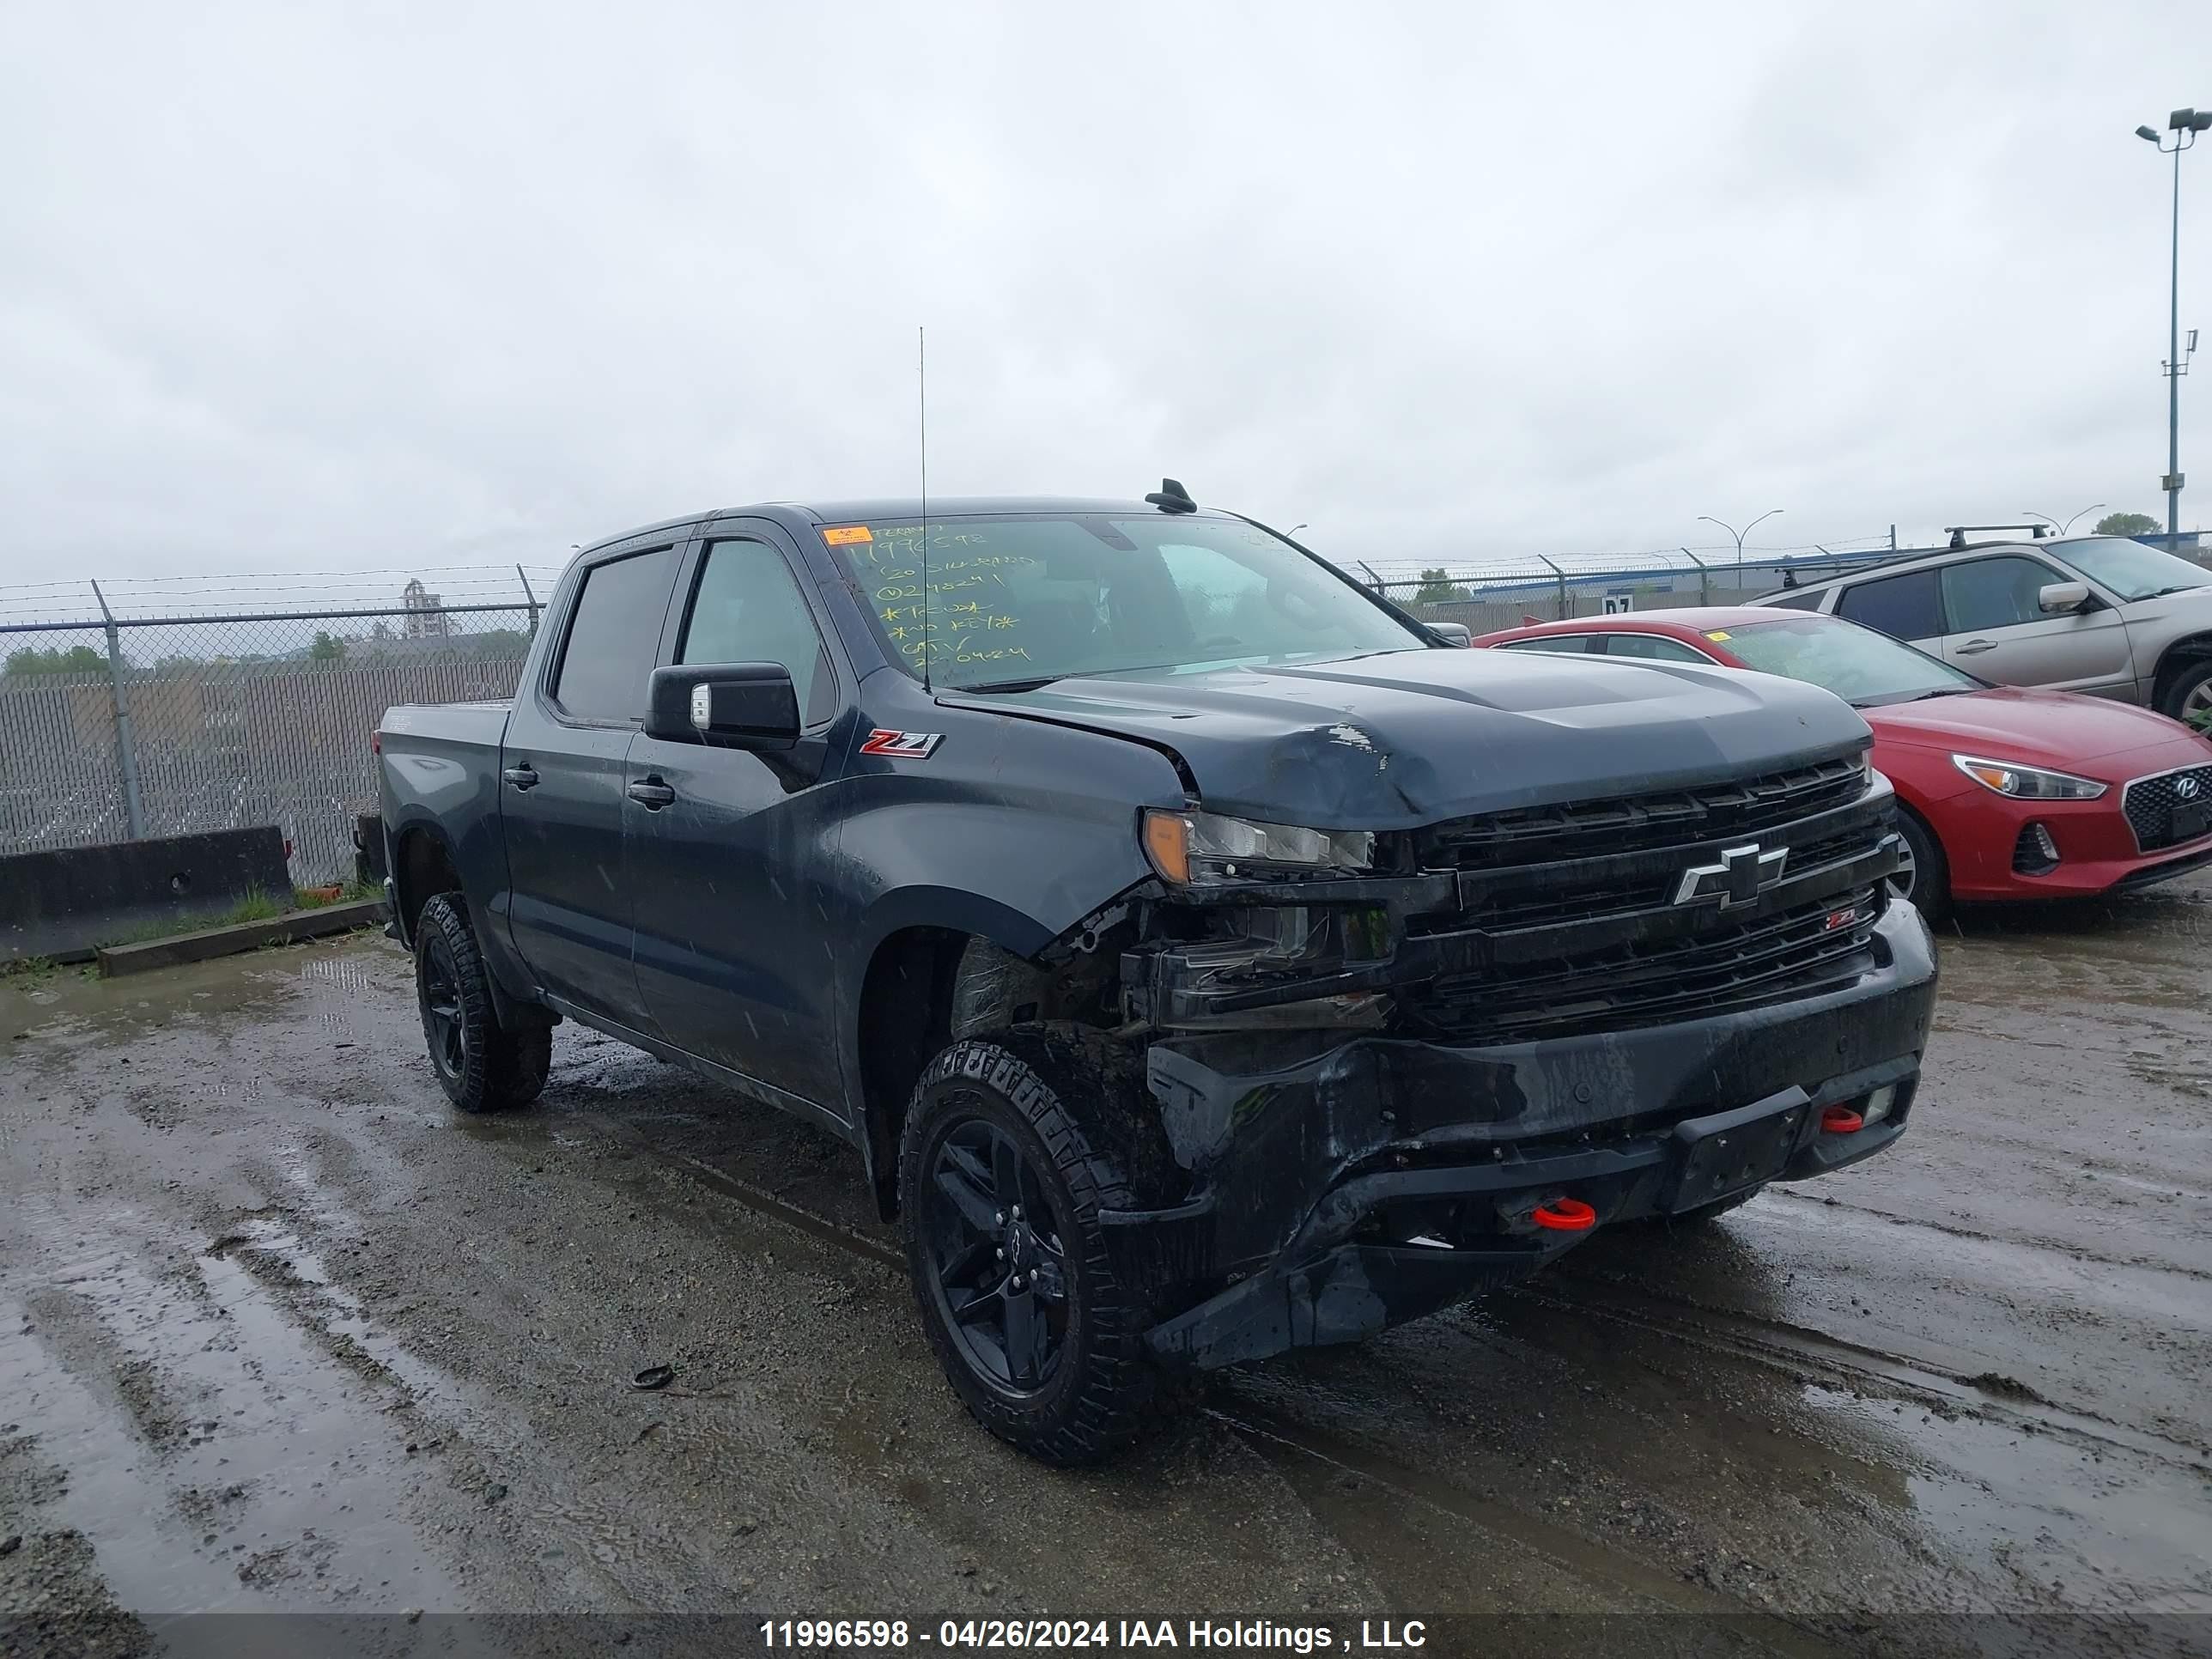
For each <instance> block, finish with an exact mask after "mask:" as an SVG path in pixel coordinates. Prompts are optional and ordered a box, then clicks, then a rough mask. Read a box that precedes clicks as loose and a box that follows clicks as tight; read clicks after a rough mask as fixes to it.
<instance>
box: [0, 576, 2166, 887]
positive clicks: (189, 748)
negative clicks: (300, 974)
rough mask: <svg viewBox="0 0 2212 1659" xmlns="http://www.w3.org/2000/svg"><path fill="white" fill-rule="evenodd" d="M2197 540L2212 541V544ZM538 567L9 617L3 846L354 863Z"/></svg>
mask: <svg viewBox="0 0 2212 1659" xmlns="http://www.w3.org/2000/svg"><path fill="white" fill-rule="evenodd" d="M2178 550H2179V551H2182V552H2184V554H2185V556H2197V557H2202V556H2203V554H2202V550H2201V549H2200V547H2199V546H2198V545H2197V543H2196V542H2195V541H2194V540H2193V539H2191V542H2190V544H2188V545H2187V546H2186V547H2185V548H2182V549H2178ZM1933 551H1935V549H1933V548H1891V549H1884V550H1879V551H1875V552H1853V553H1830V552H1827V551H1826V550H1820V553H1819V555H1818V556H1793V557H1790V558H1789V559H1787V560H1777V559H1774V558H1766V559H1760V560H1757V561H1750V562H1743V563H1741V564H1735V563H1723V562H1717V561H1706V560H1703V559H1700V558H1699V557H1698V556H1697V555H1696V554H1694V553H1692V552H1691V551H1689V550H1687V549H1684V550H1681V552H1680V555H1679V556H1675V555H1643V556H1630V557H1626V558H1606V557H1601V556H1583V557H1578V558H1568V557H1565V556H1562V559H1561V560H1560V561H1553V560H1552V559H1549V558H1545V557H1542V556H1536V557H1532V558H1527V559H1519V560H1514V561H1512V562H1510V563H1490V564H1486V565H1479V566H1471V565H1468V564H1466V563H1457V564H1453V565H1451V566H1449V568H1448V569H1447V568H1438V569H1433V570H1430V571H1427V572H1425V574H1423V575H1422V576H1421V577H1420V578H1419V580H1402V581H1401V580H1383V579H1380V578H1378V577H1376V574H1375V573H1374V572H1372V571H1371V570H1367V569H1366V568H1364V567H1361V566H1357V565H1355V566H1354V567H1353V568H1352V570H1351V572H1350V573H1349V574H1352V575H1353V576H1354V578H1355V579H1358V578H1360V577H1361V576H1362V575H1364V576H1365V578H1366V579H1367V580H1368V585H1369V586H1371V587H1373V588H1374V589H1375V590H1376V592H1380V593H1383V594H1384V595H1385V596H1386V597H1388V598H1389V599H1391V600H1392V601H1393V602H1394V603H1395V604H1397V605H1401V606H1402V607H1403V608H1404V609H1405V610H1407V611H1410V612H1412V613H1413V615H1414V616H1416V617H1420V618H1421V619H1422V620H1424V621H1426V622H1452V623H1462V624H1464V625H1465V626H1466V627H1467V628H1468V629H1470V630H1471V631H1472V632H1474V633H1476V634H1485V633H1488V632H1491V631H1492V630H1493V629H1501V628H1514V627H1517V626H1519V625H1520V624H1522V623H1524V622H1532V621H1533V622H1551V621H1554V620H1558V619H1561V618H1565V617H1592V616H1600V615H1604V614H1607V613H1610V612H1615V611H1650V610H1657V609H1660V608H1662V607H1665V606H1670V605H1741V604H1747V603H1749V602H1751V601H1753V600H1755V599H1759V598H1760V597H1761V596H1763V595H1765V594H1767V593H1771V592H1773V591H1774V590H1775V589H1777V588H1778V587H1782V586H1787V585H1789V584H1790V582H1792V581H1808V582H1809V581H1818V580H1822V579H1824V578H1826V577H1827V576H1831V575H1834V574H1839V573H1841V572H1844V571H1846V570H1856V569H1861V568H1866V567H1867V566H1869V565H1870V564H1876V563H1881V562H1887V560H1888V559H1891V558H1898V557H1909V556H1916V555H1917V554H1921V553H1926V552H1933ZM517 574H518V577H519V581H518V583H517V584H516V586H519V587H520V592H521V595H522V597H521V598H520V599H516V600H512V601H508V600H495V601H489V602H485V603H474V604H451V605H449V604H446V603H444V602H442V601H441V599H439V596H438V595H436V594H434V593H428V592H423V591H422V587H421V584H420V583H419V582H410V584H409V586H408V589H407V591H406V592H405V593H404V595H403V602H402V603H401V604H400V605H390V606H383V607H373V608H368V609H356V610H329V611H309V610H278V609H274V608H272V609H270V610H266V611H251V612H247V611H238V612H234V613H232V614H225V615H208V616H179V615H173V616H161V617H117V616H114V615H112V613H111V612H110V611H109V609H108V604H107V600H106V599H104V598H102V597H100V590H99V588H98V587H97V586H93V585H90V584H88V585H87V586H88V598H89V600H90V603H89V604H88V605H85V606H84V607H83V608H82V610H79V611H76V614H75V615H74V616H72V617H67V618H65V619H62V620H55V621H17V620H13V619H9V620H5V621H0V851H5V852H22V851H28V850H31V849H33V848H46V847H61V846H71V845H77V844H82V843H85V842H107V841H122V840H126V839H135V838H139V837H143V836H168V835H180V834H184V833H186V832H189V831H193V830H200V829H234V828H240V827H243V826H246V825H251V824H259V823H274V824H276V825H277V826H278V827H279V828H281V829H283V833H284V836H285V837H286V839H287V840H288V841H289V842H291V844H292V848H293V854H292V872H293V876H294V878H295V880H298V881H301V882H302V883H313V882H325V881H334V880H341V879H343V878H345V877H346V876H348V875H349V874H350V873H351V872H352V867H353V823H354V819H355V817H356V814H357V813H360V812H364V811H372V810H374V806H375V805H376V796H377V791H376V764H375V757H374V754H373V753H372V752H371V750H370V748H369V734H370V733H371V732H374V730H375V729H376V727H377V725H378V723H379V721H380V720H381V719H382V717H383V714H384V711H385V710H386V708H391V707H392V705H393V704H395V703H404V702H466V701H471V700H474V699H479V698H505V697H509V696H513V693H514V689H515V686H516V684H518V682H519V680H520V676H521V671H522V662H523V659H524V657H525V656H526V654H527V653H528V651H529V648H530V641H531V638H532V635H534V634H535V633H536V632H537V629H538V615H539V605H538V599H537V594H536V592H535V590H533V589H532V586H531V585H530V581H529V577H528V576H527V574H524V573H521V572H520V571H518V573H517ZM177 580H188V579H177ZM386 591H387V592H388V591H389V589H388V588H387V589H386ZM507 591H509V592H512V591H513V589H512V588H510V589H507ZM19 603H24V604H39V605H46V604H47V603H49V601H46V600H44V599H40V600H27V601H19Z"/></svg>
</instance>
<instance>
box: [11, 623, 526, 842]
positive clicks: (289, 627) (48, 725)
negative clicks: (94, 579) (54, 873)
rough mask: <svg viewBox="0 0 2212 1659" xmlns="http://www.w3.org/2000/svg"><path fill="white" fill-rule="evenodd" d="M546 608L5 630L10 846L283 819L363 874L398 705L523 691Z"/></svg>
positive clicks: (286, 829) (287, 832) (288, 833)
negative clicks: (380, 762)
mask: <svg viewBox="0 0 2212 1659" xmlns="http://www.w3.org/2000/svg"><path fill="white" fill-rule="evenodd" d="M537 624H538V606H537V605H536V604H535V603H526V602H518V603H515V604H512V605H456V606H430V605H420V604H416V605H406V606H404V607H399V606H395V607H390V608H385V609H373V610H356V611H289V612H283V613H273V614H264V615H231V616H207V617H132V618H113V619H111V618H109V617H104V616H101V617H76V618H72V619H68V620H63V621H57V622H51V623H9V624H6V625H4V626H0V849H4V850H6V851H9V852H24V851H29V850H31V849H33V848H47V847H61V846H70V845H76V844H81V843H84V842H108V841H122V840H126V839H137V838H141V837H144V836H171V835H180V834H184V833H186V832H188V831H192V830H201V829H232V828H238V827H241V826H244V825H248V824H258V823H274V824H276V825H277V826H279V827H280V828H281V829H283V833H284V836H285V838H286V839H287V840H288V841H289V842H291V844H292V873H293V877H294V879H295V880H297V881H300V882H302V883H316V882H326V881H337V880H342V879H344V878H346V877H348V876H349V875H351V874H352V872H353V824H354V818H355V816H356V814H357V813H360V812H363V811H371V810H373V809H374V806H375V804H376V763H375V757H374V754H373V753H372V752H371V750H370V747H369V736H370V733H371V732H374V731H375V729H376V726H377V723H378V721H379V720H380V719H381V718H382V716H383V714H384V711H385V710H386V708H390V707H391V706H392V705H393V704H394V703H403V702H465V701H469V700H472V699H477V698H486V697H493V698H497V697H507V696H513V692H514V688H515V685H516V683H517V681H518V679H519V678H520V674H521V670H522V660H523V658H524V656H525V655H526V653H527V652H528V651H529V648H530V640H531V635H532V634H533V633H535V632H536V629H537Z"/></svg>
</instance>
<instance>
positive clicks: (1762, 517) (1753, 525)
mask: <svg viewBox="0 0 2212 1659" xmlns="http://www.w3.org/2000/svg"><path fill="white" fill-rule="evenodd" d="M1780 511H1782V509H1781V508H1780V507H1768V508H1767V509H1766V511H1765V512H1764V513H1760V514H1759V516H1758V517H1757V518H1756V519H1753V520H1752V521H1751V522H1750V523H1749V524H1747V525H1746V526H1744V527H1743V528H1742V529H1741V530H1731V529H1729V526H1727V525H1724V524H1721V521H1720V520H1718V519H1716V518H1715V517H1713V515H1712V514H1711V513H1699V514H1698V521H1699V523H1700V524H1721V528H1722V529H1723V530H1727V531H1728V533H1729V535H1731V536H1733V537H1735V568H1737V569H1739V570H1741V569H1742V568H1743V538H1745V537H1746V536H1748V535H1749V534H1751V532H1753V531H1754V530H1756V529H1758V528H1759V526H1760V525H1762V524H1764V523H1765V521H1766V520H1769V519H1771V518H1772V517H1773V516H1774V515H1775V514H1776V513H1779V512H1780Z"/></svg>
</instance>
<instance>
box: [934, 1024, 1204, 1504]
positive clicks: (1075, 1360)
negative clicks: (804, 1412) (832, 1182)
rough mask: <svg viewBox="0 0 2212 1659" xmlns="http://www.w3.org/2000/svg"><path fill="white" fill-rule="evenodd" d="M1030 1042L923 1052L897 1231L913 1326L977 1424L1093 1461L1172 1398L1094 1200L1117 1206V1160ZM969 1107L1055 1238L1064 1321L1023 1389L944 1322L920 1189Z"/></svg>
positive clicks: (1143, 1302) (1038, 1450) (1123, 1201)
mask: <svg viewBox="0 0 2212 1659" xmlns="http://www.w3.org/2000/svg"><path fill="white" fill-rule="evenodd" d="M1060 1069H1061V1068H1060V1066H1058V1065H1057V1064H1055V1063H1054V1060H1053V1059H1052V1058H1051V1057H1050V1056H1049V1054H1048V1052H1047V1050H1046V1048H1044V1046H1043V1045H1042V1044H1037V1043H1033V1042H1024V1041H1023V1040H1022V1039H1021V1038H1020V1037H1019V1036H1017V1037H1015V1038H1013V1039H1012V1040H1011V1041H1009V1042H987V1041H983V1040H980V1039H974V1038H970V1039H966V1040H963V1041H960V1042H954V1043H952V1044H951V1046H950V1047H949V1048H946V1049H945V1051H944V1052H943V1053H942V1054H939V1055H938V1056H937V1058H936V1059H935V1060H933V1061H932V1062H931V1063H930V1065H929V1066H928V1067H927V1069H926V1070H925V1071H924V1072H923V1073H922V1075H921V1081H920V1082H919V1083H917V1084H916V1085H915V1091H914V1097H913V1101H912V1103H911V1104H910V1106H909V1107H908V1111H907V1115H906V1122H905V1126H904V1128H903V1130H902V1134H901V1137H900V1152H899V1189H900V1193H901V1196H902V1201H901V1204H900V1213H901V1224H902V1232H903V1234H904V1237H905V1242H906V1253H907V1263H908V1268H909V1270H910V1272H911V1273H912V1277H913V1279H914V1287H915V1301H916V1303H917V1304H919V1306H920V1309H921V1322H922V1328H923V1329H924V1331H926V1332H927V1334H928V1337H929V1344H930V1346H931V1348H932V1349H933V1350H934V1351H935V1352H936V1355H937V1359H938V1363H939V1364H940V1365H941V1366H943V1367H944V1370H945V1377H946V1379H947V1380H948V1381H949V1382H951V1384H952V1389H953V1392H954V1393H955V1394H957V1395H959V1397H960V1400H961V1403H962V1404H963V1405H965V1406H966V1407H968V1410H969V1413H970V1414H971V1415H972V1416H973V1417H974V1418H975V1420H976V1421H977V1422H978V1423H980V1424H981V1425H983V1427H984V1428H986V1429H987V1430H989V1431H991V1432H992V1433H993V1434H994V1435H996V1436H998V1437H999V1438H1000V1439H1001V1440H1004V1441H1006V1443H1008V1444H1010V1445H1012V1446H1014V1447H1016V1448H1018V1449H1020V1450H1022V1451H1024V1452H1027V1453H1028V1454H1030V1455H1031V1456H1033V1457H1036V1458H1038V1459H1040V1460H1042V1462H1048V1463H1053V1464H1058V1465H1062V1466H1067V1465H1079V1464H1085V1463H1095V1462H1099V1461H1101V1460H1102V1459H1104V1458H1106V1457H1109V1456H1110V1455H1113V1454H1114V1453H1115V1452H1116V1451H1118V1450H1120V1449H1121V1448H1122V1447H1124V1446H1126V1445H1127V1444H1128V1443H1130V1442H1131V1441H1133V1440H1134V1439H1135V1438H1136V1437H1138V1436H1139V1434H1141V1433H1143V1432H1144V1431H1146V1428H1147V1427H1149V1426H1150V1425H1152V1424H1153V1423H1155V1422H1156V1421H1158V1419H1159V1418H1160V1417H1162V1416H1164V1415H1165V1414H1167V1413H1169V1412H1170V1411H1171V1410H1172V1409H1173V1407H1174V1406H1175V1405H1176V1404H1177V1403H1179V1402H1180V1401H1182V1399H1183V1398H1185V1397H1186V1392H1185V1391H1184V1390H1182V1389H1176V1388H1173V1387H1165V1386H1163V1385H1164V1383H1166V1382H1167V1381H1168V1379H1166V1378H1164V1376H1162V1375H1161V1373H1160V1372H1158V1370H1156V1369H1155V1368H1154V1367H1153V1365H1152V1364H1151V1363H1150V1359H1149V1357H1148V1356H1147V1355H1146V1352H1145V1350H1144V1346H1143V1341H1144V1335H1145V1333H1146V1330H1147V1329H1148V1328H1150V1326H1151V1324H1152V1317H1151V1315H1152V1310H1151V1308H1150V1306H1149V1304H1148V1302H1147V1299H1146V1297H1145V1296H1144V1295H1142V1294H1141V1293H1139V1291H1138V1290H1137V1289H1136V1288H1135V1287H1133V1286H1127V1285H1121V1284H1120V1283H1119V1282H1117V1280H1116V1279H1115V1275H1114V1270H1113V1267H1112V1266H1111V1265H1110V1263H1109V1261H1108V1258H1107V1254H1106V1249H1105V1241H1104V1237H1103V1229H1102V1228H1101V1227H1100V1225H1099V1223H1098V1212H1100V1211H1102V1210H1112V1209H1120V1208H1125V1207H1128V1206H1130V1204H1131V1197H1130V1189H1129V1187H1128V1183H1127V1181H1126V1180H1125V1179H1124V1177H1123V1176H1122V1174H1121V1170H1119V1169H1118V1168H1117V1167H1116V1166H1115V1164H1114V1163H1113V1162H1112V1161H1111V1160H1110V1159H1109V1158H1107V1157H1106V1156H1105V1155H1104V1154H1103V1152H1099V1151H1098V1150H1097V1149H1095V1148H1094V1147H1093V1146H1092V1144H1091V1140H1090V1139H1088V1138H1086V1136H1085V1133H1084V1132H1083V1130H1082V1128H1081V1127H1079V1123H1078V1121H1077V1117H1076V1115H1075V1114H1074V1113H1073V1112H1072V1111H1071V1110H1070V1109H1069V1107H1068V1104H1067V1100H1068V1098H1069V1091H1070V1089H1071V1087H1072V1086H1073V1085H1072V1083H1071V1082H1070V1081H1066V1080H1063V1079H1061V1078H1060V1076H1057V1075H1055V1073H1059V1072H1060ZM978 1119H981V1120H982V1121H984V1122H985V1123H987V1124H988V1125H990V1126H992V1127H995V1128H997V1129H998V1130H1000V1131H1001V1132H1002V1133H1006V1135H1007V1136H1008V1137H1009V1138H1010V1139H1012V1141H1013V1142H1014V1143H1015V1145H1016V1146H1017V1147H1018V1149H1019V1150H1020V1151H1021V1152H1022V1153H1023V1155H1024V1157H1025V1158H1026V1160H1027V1164H1028V1168H1029V1170H1030V1172H1031V1173H1032V1174H1033V1175H1034V1176H1036V1179H1037V1182H1038V1184H1039V1185H1040V1186H1041V1187H1042V1188H1043V1189H1044V1190H1045V1193H1046V1194H1047V1196H1048V1200H1049V1205H1050V1207H1051V1208H1052V1210H1053V1211H1054V1214H1053V1216H1052V1217H1051V1218H1050V1225H1052V1226H1053V1228H1054V1231H1055V1233H1056V1236H1057V1237H1059V1239H1060V1243H1061V1247H1062V1261H1063V1262H1064V1269H1065V1270H1064V1278H1065V1281H1066V1298H1067V1300H1066V1328H1065V1334H1064V1335H1063V1337H1062V1339H1061V1346H1060V1350H1059V1358H1058V1365H1057V1369H1056V1370H1054V1372H1053V1374H1052V1375H1051V1376H1049V1377H1048V1378H1047V1379H1046V1381H1045V1382H1044V1383H1042V1386H1041V1387H1039V1388H1037V1389H1034V1390H1027V1391H1024V1390H1020V1389H1012V1388H1010V1387H1008V1386H1007V1385H1006V1383H1005V1382H1004V1381H1002V1380H1001V1379H1000V1378H998V1377H995V1376H992V1375H991V1374H990V1373H989V1372H988V1371H987V1370H985V1369H984V1367H983V1365H982V1364H981V1363H980V1362H979V1361H978V1360H977V1358H975V1357H974V1355H973V1354H972V1353H971V1351H970V1348H969V1344H968V1342H967V1340H965V1339H964V1338H963V1336H962V1335H961V1334H959V1332H958V1331H957V1329H956V1328H955V1326H954V1323H953V1321H952V1317H951V1310H950V1304H949V1302H948V1300H947V1297H946V1292H945V1290H944V1289H943V1287H942V1286H941V1285H940V1283H939V1264H938V1261H937V1259H936V1256H935V1255H934V1253H933V1249H932V1248H931V1243H930V1240H929V1234H928V1228H929V1221H928V1217H929V1216H930V1214H931V1206H930V1203H929V1201H928V1200H927V1195H926V1194H925V1192H924V1188H925V1185H926V1183H928V1182H931V1181H932V1179H933V1173H932V1172H933V1170H934V1169H935V1168H936V1164H937V1158H938V1156H939V1149H940V1146H941V1145H942V1143H943V1142H944V1141H945V1139H947V1138H948V1137H950V1136H951V1134H952V1133H955V1132H956V1131H957V1130H959V1129H960V1128H961V1127H962V1126H963V1124H973V1123H974V1122H975V1121H976V1120H978Z"/></svg>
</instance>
